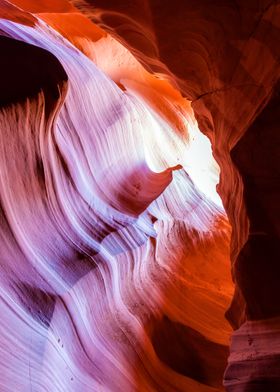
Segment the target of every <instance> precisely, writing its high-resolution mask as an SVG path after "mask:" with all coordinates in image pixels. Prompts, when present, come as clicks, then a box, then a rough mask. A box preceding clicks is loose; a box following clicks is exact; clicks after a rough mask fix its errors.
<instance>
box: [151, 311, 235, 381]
mask: <svg viewBox="0 0 280 392" xmlns="http://www.w3.org/2000/svg"><path fill="white" fill-rule="evenodd" d="M152 343H153V346H154V349H155V351H156V353H157V355H158V357H159V358H160V360H161V361H162V362H164V363H165V364H166V365H168V366H169V367H170V368H171V369H173V370H174V371H176V372H178V373H180V374H182V375H184V376H187V377H190V378H192V379H194V380H197V381H199V382H200V383H203V384H206V385H210V386H213V387H220V386H221V380H222V378H223V370H224V368H225V366H226V362H227V357H228V347H226V346H223V345H221V344H217V343H214V342H211V341H209V340H207V339H206V338H205V337H204V336H203V335H202V334H200V333H199V332H197V331H195V330H194V329H192V328H190V327H188V326H186V325H183V324H181V323H178V322H175V321H172V320H170V319H169V318H168V317H166V316H164V317H163V318H162V319H161V320H158V321H157V322H155V324H154V327H153V335H152Z"/></svg>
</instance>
